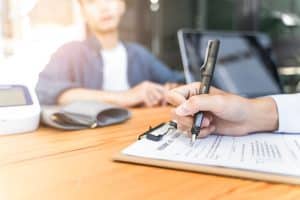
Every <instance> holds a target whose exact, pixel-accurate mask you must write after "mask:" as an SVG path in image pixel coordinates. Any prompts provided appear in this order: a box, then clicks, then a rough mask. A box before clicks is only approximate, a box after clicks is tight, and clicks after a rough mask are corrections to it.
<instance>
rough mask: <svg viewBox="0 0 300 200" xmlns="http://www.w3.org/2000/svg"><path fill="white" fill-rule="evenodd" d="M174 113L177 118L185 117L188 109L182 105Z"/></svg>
mask: <svg viewBox="0 0 300 200" xmlns="http://www.w3.org/2000/svg"><path fill="white" fill-rule="evenodd" d="M175 112H176V114H177V115H179V116H185V115H187V114H188V112H189V109H188V107H187V105H186V104H185V103H183V104H182V105H180V106H179V107H177V108H176V110H175Z"/></svg>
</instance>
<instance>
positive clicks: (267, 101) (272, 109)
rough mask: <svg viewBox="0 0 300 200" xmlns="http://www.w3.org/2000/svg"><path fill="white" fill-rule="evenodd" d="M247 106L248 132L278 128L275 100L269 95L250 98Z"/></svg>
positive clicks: (269, 130) (270, 130)
mask: <svg viewBox="0 0 300 200" xmlns="http://www.w3.org/2000/svg"><path fill="white" fill-rule="evenodd" d="M249 101H250V106H249V123H248V124H249V132H262V131H268V132H272V131H276V130H278V121H279V120H278V111H277V106H276V102H275V101H274V100H273V99H272V98H270V97H263V98H257V99H251V100H249Z"/></svg>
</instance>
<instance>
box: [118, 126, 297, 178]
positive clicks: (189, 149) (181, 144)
mask: <svg viewBox="0 0 300 200" xmlns="http://www.w3.org/2000/svg"><path fill="white" fill-rule="evenodd" d="M122 153H123V154H126V155H130V156H137V157H144V158H151V159H159V160H166V161H173V162H184V163H189V164H196V165H212V166H220V167H228V168H236V169H246V170H252V171H260V172H268V173H276V174H282V175H291V176H299V178H300V135H288V134H279V133H259V134H252V135H248V136H242V137H231V136H217V135H210V136H208V137H207V138H203V139H197V140H196V143H195V144H194V145H193V146H191V145H190V138H189V137H188V136H187V135H185V134H182V133H180V132H178V131H174V132H171V133H169V134H167V135H165V136H164V138H163V139H162V140H161V141H158V142H155V141H151V140H148V139H146V138H144V139H142V140H139V141H137V142H135V143H134V144H132V145H131V146H129V147H128V148H126V149H125V150H123V151H122Z"/></svg>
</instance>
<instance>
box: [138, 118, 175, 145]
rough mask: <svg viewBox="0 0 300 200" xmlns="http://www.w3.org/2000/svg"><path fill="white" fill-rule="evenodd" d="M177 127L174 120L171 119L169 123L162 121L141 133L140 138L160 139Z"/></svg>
mask: <svg viewBox="0 0 300 200" xmlns="http://www.w3.org/2000/svg"><path fill="white" fill-rule="evenodd" d="M176 129H177V123H176V122H174V121H169V122H167V123H161V124H159V125H158V126H156V127H154V128H152V127H151V126H150V128H149V130H148V131H146V132H145V133H143V134H141V135H140V136H139V137H138V139H139V140H141V139H144V138H146V139H148V140H152V141H156V142H158V141H160V140H161V139H162V138H163V137H164V136H165V135H166V134H168V133H170V132H171V131H174V130H176Z"/></svg>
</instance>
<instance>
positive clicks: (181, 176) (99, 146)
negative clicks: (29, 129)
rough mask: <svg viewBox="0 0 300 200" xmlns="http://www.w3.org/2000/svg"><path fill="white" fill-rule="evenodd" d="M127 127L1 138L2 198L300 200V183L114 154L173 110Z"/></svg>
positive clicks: (141, 116) (145, 112)
mask: <svg viewBox="0 0 300 200" xmlns="http://www.w3.org/2000/svg"><path fill="white" fill-rule="evenodd" d="M132 111H133V116H132V119H131V120H129V121H127V122H126V123H123V124H121V125H116V126H110V127H105V128H97V129H91V130H84V131H71V132H66V131H59V130H55V129H51V128H46V127H41V128H40V129H39V130H38V131H36V132H34V133H29V134H23V135H15V136H0V200H19V199H20V200H27V199H28V200H48V199H49V200H50V199H51V200H60V199H62V200H68V199H72V200H77V199H78V200H79V199H84V200H90V199H91V200H94V199H97V200H98V199H105V200H106V199H116V200H119V199H125V200H127V199H128V200H131V199H164V200H169V199H170V200H171V199H211V200H218V199H222V200H223V199H224V200H226V199H236V200H241V199H272V200H274V199H293V200H299V199H300V187H299V186H292V185H285V184H271V183H266V182H259V181H250V180H242V179H236V178H228V177H222V176H214V175H207V174H201V173H192V172H184V171H176V170H170V169H162V168H155V167H148V166H140V165H132V164H124V163H117V162H113V161H112V156H113V155H116V154H117V153H118V152H119V151H120V150H121V149H123V148H125V147H126V146H128V145H129V144H130V143H132V142H134V141H135V140H136V138H137V136H138V134H140V133H141V132H144V131H145V130H147V128H148V127H149V125H152V126H155V125H157V124H159V123H161V122H165V121H168V120H169V119H170V108H168V107H164V108H149V109H135V110H132Z"/></svg>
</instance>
